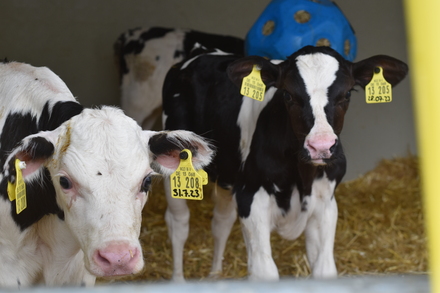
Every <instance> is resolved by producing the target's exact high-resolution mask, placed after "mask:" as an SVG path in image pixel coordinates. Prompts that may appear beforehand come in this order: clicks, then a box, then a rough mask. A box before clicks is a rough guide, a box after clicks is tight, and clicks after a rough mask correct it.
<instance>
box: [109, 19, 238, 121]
mask: <svg viewBox="0 0 440 293" xmlns="http://www.w3.org/2000/svg"><path fill="white" fill-rule="evenodd" d="M196 44H199V45H201V46H203V47H206V48H219V49H221V50H223V51H226V52H231V53H235V54H240V55H242V54H244V41H243V40H242V39H239V38H236V37H231V36H223V35H217V34H209V33H204V32H199V31H194V30H188V29H180V28H176V29H170V28H164V27H148V28H136V29H131V30H128V31H127V32H125V33H123V34H122V35H121V36H119V38H118V40H117V41H116V43H115V45H114V48H115V56H116V58H117V60H118V66H119V73H120V83H121V84H120V89H121V108H122V109H123V110H124V111H125V113H126V114H127V115H128V116H130V117H132V118H133V119H134V120H136V122H137V123H138V124H139V125H141V126H142V128H143V129H152V128H153V126H154V123H155V121H156V120H157V118H159V116H160V113H161V105H162V86H163V81H164V79H165V75H166V73H167V72H168V70H169V69H170V68H171V66H172V65H174V64H176V63H177V62H180V61H182V60H183V59H184V58H186V57H187V56H189V53H190V52H191V50H192V49H193V48H194V46H195V45H196Z"/></svg>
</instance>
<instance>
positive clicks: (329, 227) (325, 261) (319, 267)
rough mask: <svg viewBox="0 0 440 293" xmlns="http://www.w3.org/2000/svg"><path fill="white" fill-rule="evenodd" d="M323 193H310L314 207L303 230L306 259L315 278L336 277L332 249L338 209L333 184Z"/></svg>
mask: <svg viewBox="0 0 440 293" xmlns="http://www.w3.org/2000/svg"><path fill="white" fill-rule="evenodd" d="M327 187H328V188H327V190H324V191H323V192H320V191H317V193H315V192H312V194H313V195H312V196H315V205H314V209H313V212H312V214H311V217H310V218H309V220H308V222H307V226H306V230H305V235H306V250H307V257H308V260H309V263H310V266H311V268H312V275H313V277H316V278H331V277H336V276H337V270H336V265H335V260H334V257H333V247H334V240H335V232H336V222H337V220H338V207H337V205H336V199H335V197H334V195H333V190H334V187H335V184H334V182H330V184H328V185H327Z"/></svg>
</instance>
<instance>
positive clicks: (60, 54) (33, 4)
mask: <svg viewBox="0 0 440 293" xmlns="http://www.w3.org/2000/svg"><path fill="white" fill-rule="evenodd" d="M336 2H337V4H338V5H339V6H340V7H341V9H342V10H343V11H344V13H345V14H346V16H347V17H348V18H349V20H350V21H351V23H352V25H353V27H354V29H355V31H356V34H357V37H358V48H359V50H358V57H357V60H361V59H363V58H366V57H369V56H371V55H375V54H389V55H392V56H394V57H396V58H399V59H402V60H404V61H407V48H406V36H405V27H404V19H403V11H402V3H401V1H400V0H388V1H381V0H370V1H352V0H337V1H336ZM268 3H269V0H240V1H236V0H222V1H213V0H185V1H182V0H143V1H141V0H127V1H116V0H94V1H89V0H63V1H55V0H44V1H43V0H33V1H29V0H14V1H8V0H0V28H1V30H0V58H3V57H7V58H8V59H9V60H17V61H22V62H27V63H31V64H33V65H35V66H43V65H44V66H48V67H49V68H51V69H52V70H53V71H54V72H56V73H57V74H58V75H60V77H61V78H62V79H63V80H64V81H65V82H66V83H67V85H68V86H69V88H70V89H71V90H72V92H73V94H74V95H75V96H77V97H78V100H79V101H80V102H81V103H82V104H84V105H86V106H92V105H99V104H114V105H118V103H119V91H118V78H117V70H116V66H115V63H114V59H113V48H112V47H113V43H114V41H115V40H116V39H117V37H118V36H119V34H120V33H122V32H124V31H125V30H127V29H129V28H134V27H137V26H153V25H154V26H167V27H186V28H192V29H197V30H202V31H206V32H212V33H220V34H229V35H234V36H238V37H243V38H244V37H245V35H246V32H247V31H248V29H249V28H250V27H251V26H252V24H253V22H254V21H255V20H256V18H257V17H258V16H259V14H260V13H261V11H262V10H263V9H264V8H265V7H266V5H267V4H268ZM342 140H343V143H344V146H345V151H346V154H347V157H348V160H349V166H348V174H347V176H346V178H345V179H353V178H355V177H357V176H358V175H360V174H362V173H364V172H366V171H368V170H370V169H372V168H373V167H374V165H375V164H376V163H377V162H378V161H379V160H380V159H381V158H390V157H393V156H401V155H406V154H407V153H408V152H409V151H411V152H413V153H414V152H416V150H415V138H414V126H413V117H412V104H411V95H410V85H409V78H407V79H406V80H405V81H404V82H403V83H402V84H400V85H399V86H398V87H397V88H396V89H395V91H394V101H393V102H392V103H391V104H386V105H366V104H365V102H364V96H363V91H362V90H360V91H359V92H358V93H355V94H354V95H353V98H352V104H351V106H350V110H349V112H348V114H347V116H346V123H345V129H344V132H343V136H342Z"/></svg>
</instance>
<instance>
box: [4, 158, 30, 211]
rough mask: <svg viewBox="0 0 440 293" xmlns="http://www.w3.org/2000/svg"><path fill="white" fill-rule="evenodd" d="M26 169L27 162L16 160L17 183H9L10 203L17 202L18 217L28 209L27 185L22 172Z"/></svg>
mask: <svg viewBox="0 0 440 293" xmlns="http://www.w3.org/2000/svg"><path fill="white" fill-rule="evenodd" d="M24 168H26V164H25V162H22V161H20V160H19V159H15V183H11V182H9V181H8V197H9V200H10V201H13V200H15V207H16V213H17V215H18V214H19V213H21V212H22V211H23V210H24V209H25V208H27V199H26V184H25V183H24V180H23V174H22V172H21V169H24Z"/></svg>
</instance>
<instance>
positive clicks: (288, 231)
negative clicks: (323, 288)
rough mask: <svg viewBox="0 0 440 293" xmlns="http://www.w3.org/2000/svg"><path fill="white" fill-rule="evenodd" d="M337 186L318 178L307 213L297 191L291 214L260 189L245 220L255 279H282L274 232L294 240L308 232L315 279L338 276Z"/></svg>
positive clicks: (242, 222)
mask: <svg viewBox="0 0 440 293" xmlns="http://www.w3.org/2000/svg"><path fill="white" fill-rule="evenodd" d="M335 185H336V182H335V181H330V180H328V179H327V178H326V177H325V176H324V177H323V178H321V179H315V181H314V182H313V185H312V193H311V195H309V196H306V197H305V200H306V201H307V210H306V211H301V204H300V200H299V192H298V190H297V189H295V190H294V192H293V194H292V198H291V209H290V210H289V212H288V213H287V214H284V213H283V212H282V211H281V210H280V209H279V208H278V206H277V204H276V201H275V197H274V196H270V195H269V194H267V193H266V192H265V191H264V189H263V188H260V190H259V191H258V192H257V193H256V194H255V195H254V200H253V203H252V205H251V213H250V216H249V217H248V218H245V219H241V224H242V229H243V235H244V237H245V242H246V247H247V251H248V271H249V278H250V279H251V280H277V279H278V278H279V276H278V270H277V268H276V266H275V263H274V261H273V259H272V255H271V247H270V232H271V231H272V230H276V231H277V232H278V233H279V234H280V235H281V236H282V237H283V238H286V239H291V240H294V239H296V238H297V237H299V236H300V235H301V234H302V233H303V232H304V231H305V233H306V249H307V256H308V260H309V263H310V266H311V268H312V274H313V276H314V277H335V276H336V274H337V272H336V266H335V262H334V258H333V241H334V236H335V231H336V221H337V211H338V210H337V205H336V200H335V198H334V196H333V191H334V188H335Z"/></svg>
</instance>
